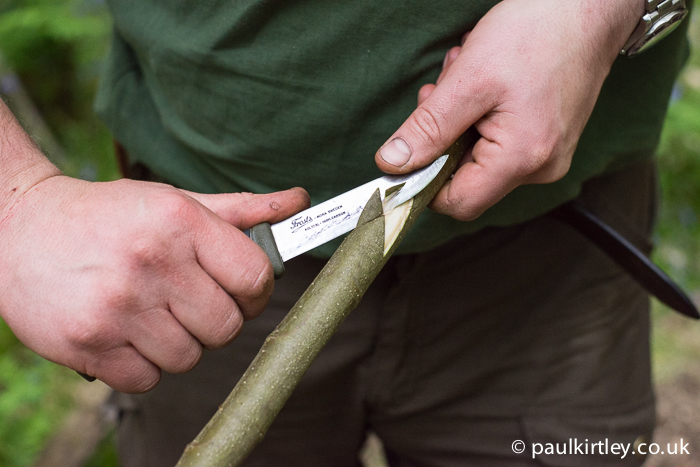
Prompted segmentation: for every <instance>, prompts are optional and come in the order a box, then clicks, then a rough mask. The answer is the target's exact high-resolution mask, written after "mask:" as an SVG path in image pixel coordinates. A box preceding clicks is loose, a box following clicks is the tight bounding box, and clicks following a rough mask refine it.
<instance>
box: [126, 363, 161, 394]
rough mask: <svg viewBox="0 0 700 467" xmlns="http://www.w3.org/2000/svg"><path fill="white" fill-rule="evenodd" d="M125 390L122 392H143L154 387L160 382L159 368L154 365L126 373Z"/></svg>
mask: <svg viewBox="0 0 700 467" xmlns="http://www.w3.org/2000/svg"><path fill="white" fill-rule="evenodd" d="M127 381H128V382H127V383H126V388H127V389H126V390H124V391H123V392H127V393H132V394H143V393H145V392H148V391H150V390H151V389H153V388H155V387H156V386H157V385H158V383H159V382H160V369H159V368H158V367H156V366H153V367H150V366H149V367H147V366H142V367H141V368H139V369H137V370H134V371H132V372H131V374H129V375H127Z"/></svg>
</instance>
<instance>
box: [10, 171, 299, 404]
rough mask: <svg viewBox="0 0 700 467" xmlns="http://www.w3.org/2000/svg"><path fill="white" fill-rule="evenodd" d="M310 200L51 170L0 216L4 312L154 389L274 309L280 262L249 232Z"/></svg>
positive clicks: (118, 378) (80, 360) (63, 348)
mask: <svg viewBox="0 0 700 467" xmlns="http://www.w3.org/2000/svg"><path fill="white" fill-rule="evenodd" d="M308 204H309V199H308V195H307V194H306V192H305V191H304V190H302V189H293V190H289V191H285V192H280V193H272V194H269V195H252V194H245V193H244V194H221V195H202V194H196V193H191V192H186V191H183V190H177V189H175V188H173V187H171V186H168V185H163V184H157V183H148V182H138V181H132V180H119V181H115V182H109V183H89V182H84V181H81V180H76V179H72V178H68V177H64V176H60V175H59V176H52V177H49V178H47V179H45V180H43V181H41V182H40V183H38V184H36V185H34V186H33V187H32V188H30V189H29V190H27V191H26V192H25V193H24V194H23V195H22V197H21V198H20V199H19V200H16V201H15V202H14V204H13V205H12V206H11V207H9V208H8V209H7V210H6V211H5V213H4V216H0V258H2V268H0V314H1V315H2V316H3V318H4V319H5V321H6V322H7V323H8V325H9V326H10V328H11V329H12V330H13V332H14V333H15V334H16V335H17V337H18V338H19V339H20V340H22V342H24V343H25V344H26V345H27V346H28V347H30V348H31V349H33V350H34V351H35V352H37V353H38V354H39V355H41V356H43V357H45V358H47V359H49V360H52V361H54V362H57V363H60V364H63V365H65V366H68V367H70V368H73V369H75V370H78V371H80V372H82V373H85V374H88V375H92V376H96V377H97V378H99V379H101V380H102V381H104V382H105V383H107V384H109V385H110V386H112V387H113V388H115V389H117V390H120V391H124V392H144V391H148V390H149V389H151V388H153V387H154V386H155V385H156V384H157V383H158V380H159V377H160V370H161V369H162V370H165V371H168V372H173V373H180V372H185V371H188V370H190V369H191V368H193V367H194V366H195V365H196V364H197V362H198V361H199V359H200V357H201V355H202V348H203V347H206V348H218V347H222V346H225V345H226V344H228V343H229V342H230V341H231V340H232V339H233V338H234V337H235V336H236V335H237V334H238V333H239V331H240V330H241V326H242V324H243V320H244V319H250V318H253V317H255V316H257V315H258V314H259V313H260V312H261V311H262V310H263V308H264V307H265V305H266V303H267V301H268V299H269V297H270V294H271V293H272V288H273V283H274V280H273V274H272V266H271V264H270V262H269V260H268V259H267V256H266V255H265V253H264V252H263V251H262V250H261V249H260V248H259V247H258V246H257V245H255V244H254V243H253V242H252V241H251V240H249V239H248V237H246V235H245V234H243V233H242V232H241V231H240V230H239V229H246V228H249V227H251V226H253V225H255V224H258V223H260V222H264V221H267V222H277V221H280V220H283V219H285V218H287V217H289V216H291V215H293V214H294V213H296V212H298V211H299V210H301V209H303V208H305V207H308Z"/></svg>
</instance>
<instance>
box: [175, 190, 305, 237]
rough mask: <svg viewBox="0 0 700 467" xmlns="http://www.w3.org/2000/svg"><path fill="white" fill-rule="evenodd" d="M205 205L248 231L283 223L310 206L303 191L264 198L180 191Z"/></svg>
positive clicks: (245, 194) (247, 194)
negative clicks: (258, 225)
mask: <svg viewBox="0 0 700 467" xmlns="http://www.w3.org/2000/svg"><path fill="white" fill-rule="evenodd" d="M181 191H183V192H184V193H185V194H187V195H188V196H190V197H192V198H194V199H195V200H197V201H199V202H200V203H202V204H203V205H204V206H205V207H207V208H208V209H209V210H211V211H212V212H214V214H216V215H217V216H219V217H221V218H222V219H224V220H225V221H226V222H228V223H229V224H231V225H233V226H234V227H236V228H238V229H241V230H245V229H249V228H251V227H253V226H255V225H257V224H260V223H261V222H269V223H271V224H273V223H275V222H280V221H282V220H284V219H287V218H288V217H291V216H293V215H294V214H296V213H297V212H299V211H301V210H303V209H306V208H308V207H309V205H310V199H309V194H308V193H307V192H306V190H304V189H303V188H292V189H290V190H286V191H278V192H275V193H268V194H264V195H255V194H253V193H221V194H215V195H209V194H202V193H194V192H191V191H185V190H181Z"/></svg>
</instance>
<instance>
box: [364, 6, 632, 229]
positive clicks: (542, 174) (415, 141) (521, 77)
mask: <svg viewBox="0 0 700 467" xmlns="http://www.w3.org/2000/svg"><path fill="white" fill-rule="evenodd" d="M643 5H644V3H643V1H642V0H623V1H615V2H611V1H608V0H572V1H566V2H562V1H559V0H504V1H503V2H501V3H499V4H498V5H496V6H495V7H494V8H493V9H491V10H490V11H489V12H488V14H486V15H485V16H484V17H483V18H482V19H481V20H480V21H479V23H478V24H477V25H476V27H475V28H474V30H473V31H471V32H470V33H469V34H467V35H466V36H465V40H464V44H463V45H462V47H455V48H453V49H452V50H450V51H449V52H448V54H447V56H446V57H445V65H444V69H443V71H442V74H441V75H440V77H439V78H438V81H437V85H432V84H428V85H425V86H423V87H422V88H421V90H420V92H419V98H418V101H419V103H418V108H417V109H416V110H415V111H414V112H413V114H412V115H411V116H410V117H409V118H408V120H407V121H406V122H405V123H404V124H403V125H402V126H401V127H400V128H399V129H398V130H397V131H396V133H394V135H393V136H392V137H391V138H390V139H389V142H388V143H386V144H385V145H384V146H383V147H382V148H381V149H380V150H379V151H378V152H377V155H376V157H375V159H376V162H377V165H378V166H379V168H380V169H382V170H383V171H385V172H388V173H405V172H410V171H412V170H415V169H417V168H419V167H422V166H425V165H427V164H429V163H430V162H432V161H433V160H435V158H436V157H438V156H440V155H442V154H443V153H444V151H445V149H447V148H448V147H449V146H450V145H451V144H452V142H454V141H455V140H456V139H457V138H458V137H459V136H460V135H461V134H462V133H464V132H465V131H466V130H467V129H468V128H469V127H470V126H472V125H474V126H475V127H476V129H477V130H478V132H479V134H480V135H481V138H480V139H479V140H478V141H477V142H476V145H475V146H474V147H473V149H472V150H471V151H470V152H469V153H468V154H467V155H466V156H465V158H464V159H463V160H462V161H461V165H460V167H459V169H458V170H457V172H456V173H455V176H454V178H453V179H452V180H451V181H450V182H448V183H446V184H445V186H444V187H443V188H442V190H441V191H440V192H439V193H438V195H437V196H436V197H435V199H434V200H433V202H432V204H431V207H432V208H433V209H434V210H435V211H437V212H440V213H443V214H447V215H450V216H452V217H454V218H456V219H458V220H472V219H475V218H476V217H478V216H479V215H481V213H483V212H484V211H485V210H486V209H487V208H489V207H490V206H492V205H493V204H495V203H496V202H498V201H499V200H500V199H501V198H503V197H504V196H505V195H506V194H507V193H509V192H510V191H511V190H513V189H514V188H515V187H517V186H519V185H522V184H529V183H550V182H553V181H556V180H558V179H560V178H561V177H563V176H564V175H565V174H566V172H567V171H568V169H569V166H570V164H571V158H572V155H573V153H574V150H575V148H576V145H577V143H578V139H579V137H580V136H581V133H582V131H583V128H584V126H585V124H586V122H587V121H588V118H589V117H590V114H591V112H592V110H593V106H594V104H595V101H596V99H597V97H598V94H599V92H600V88H601V86H602V84H603V81H604V80H605V77H606V76H607V74H608V73H609V71H610V67H611V66H612V62H613V61H614V59H615V58H616V57H617V55H618V53H619V51H620V49H621V48H622V46H623V45H624V42H625V41H626V40H627V38H628V37H629V36H630V34H631V33H632V31H633V29H634V27H635V26H636V24H637V21H638V19H639V18H640V17H641V15H642V14H643V11H644V6H643Z"/></svg>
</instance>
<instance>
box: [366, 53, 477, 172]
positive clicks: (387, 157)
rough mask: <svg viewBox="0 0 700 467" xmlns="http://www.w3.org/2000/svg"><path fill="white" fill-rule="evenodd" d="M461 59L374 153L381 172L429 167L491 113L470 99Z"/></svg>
mask: <svg viewBox="0 0 700 467" xmlns="http://www.w3.org/2000/svg"><path fill="white" fill-rule="evenodd" d="M464 58H465V57H464V53H462V54H461V55H459V56H458V57H457V58H456V59H455V61H454V63H453V64H452V65H451V66H450V67H449V69H448V70H447V72H446V73H445V75H444V77H443V78H442V79H441V80H440V81H439V82H438V84H437V85H436V86H435V88H434V89H433V90H432V92H430V93H429V95H428V96H427V97H426V98H425V99H424V100H422V102H421V103H420V105H419V106H418V108H416V110H414V111H413V113H412V114H411V115H410V116H409V117H408V119H407V120H406V121H405V122H404V123H403V125H401V127H400V128H399V129H398V130H397V131H396V132H395V133H394V134H393V135H392V136H391V138H389V140H388V141H387V142H386V143H385V144H384V145H383V146H382V147H381V148H380V149H379V151H377V154H376V155H375V161H376V163H377V166H378V167H379V168H380V169H381V170H382V171H384V172H388V173H406V172H411V171H413V170H415V169H418V168H420V167H423V166H426V165H428V164H429V163H431V162H432V161H434V160H435V159H436V158H437V157H439V156H441V155H442V154H443V153H444V151H445V150H446V149H447V148H448V147H450V145H451V144H452V143H454V142H455V140H457V138H459V136H460V135H462V133H464V132H465V131H466V130H467V129H468V128H469V127H470V126H471V125H472V124H474V122H476V121H477V120H478V119H479V118H481V117H482V116H483V115H484V114H485V112H486V111H488V110H490V109H486V108H485V106H483V105H479V103H477V102H475V99H469V96H474V95H478V93H473V92H472V89H474V88H475V84H476V83H475V79H474V78H473V74H472V73H471V72H470V70H469V69H468V67H462V66H461V65H462V64H461V63H460V61H461V60H460V59H462V60H464ZM426 91H427V90H426ZM424 94H428V93H427V92H424ZM421 97H423V96H421Z"/></svg>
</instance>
